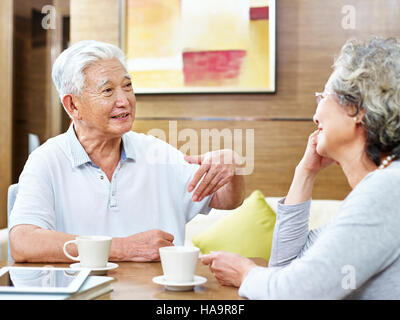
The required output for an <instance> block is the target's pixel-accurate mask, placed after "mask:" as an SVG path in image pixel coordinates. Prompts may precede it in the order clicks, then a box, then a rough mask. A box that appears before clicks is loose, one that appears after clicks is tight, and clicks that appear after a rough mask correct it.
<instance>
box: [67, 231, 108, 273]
mask: <svg viewBox="0 0 400 320" xmlns="http://www.w3.org/2000/svg"><path fill="white" fill-rule="evenodd" d="M111 239H112V238H111V237H107V236H79V237H76V239H75V240H70V241H67V242H65V243H64V247H63V250H64V254H65V255H66V256H67V257H68V258H70V259H72V260H74V261H79V262H80V266H81V267H83V268H105V267H106V266H107V262H108V256H109V254H110V247H111ZM71 243H74V244H75V245H76V246H77V247H78V256H77V257H73V256H71V255H70V254H69V253H68V252H67V246H68V245H69V244H71Z"/></svg>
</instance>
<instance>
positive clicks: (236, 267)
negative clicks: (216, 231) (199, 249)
mask: <svg viewBox="0 0 400 320" xmlns="http://www.w3.org/2000/svg"><path fill="white" fill-rule="evenodd" d="M201 261H202V262H203V263H204V264H206V265H209V266H210V270H211V272H212V273H213V274H214V275H215V278H216V279H217V280H218V282H219V283H220V284H221V285H223V286H232V287H240V286H241V284H242V282H243V280H244V279H245V278H246V276H247V274H248V273H249V272H250V270H251V269H253V268H254V267H255V266H256V264H255V263H254V262H253V261H251V260H250V259H247V258H245V257H242V256H240V255H238V254H235V253H229V252H224V251H218V252H211V253H210V254H207V255H204V256H203V257H202V258H201Z"/></svg>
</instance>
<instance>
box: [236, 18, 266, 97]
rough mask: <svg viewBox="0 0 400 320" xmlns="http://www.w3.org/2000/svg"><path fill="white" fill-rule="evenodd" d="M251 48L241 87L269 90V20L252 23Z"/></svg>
mask: <svg viewBox="0 0 400 320" xmlns="http://www.w3.org/2000/svg"><path fill="white" fill-rule="evenodd" d="M249 37H250V46H249V48H248V51H247V55H246V58H245V59H244V61H243V65H242V70H241V73H240V82H239V87H241V88H252V89H255V88H260V89H264V88H269V87H270V85H271V82H270V70H269V62H270V57H269V20H251V21H250V30H249Z"/></svg>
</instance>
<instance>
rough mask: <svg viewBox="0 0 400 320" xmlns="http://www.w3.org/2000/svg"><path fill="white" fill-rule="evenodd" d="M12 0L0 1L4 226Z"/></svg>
mask: <svg viewBox="0 0 400 320" xmlns="http://www.w3.org/2000/svg"><path fill="white" fill-rule="evenodd" d="M12 37H13V1H12V0H3V1H0V87H1V90H0V101H1V103H0V112H1V117H0V146H1V149H0V177H1V179H0V213H1V214H0V228H3V227H5V226H6V225H7V214H6V212H7V190H8V186H9V185H10V184H11V170H12V163H11V157H12V146H11V143H12V134H11V133H12V61H13V60H12V50H13V38H12Z"/></svg>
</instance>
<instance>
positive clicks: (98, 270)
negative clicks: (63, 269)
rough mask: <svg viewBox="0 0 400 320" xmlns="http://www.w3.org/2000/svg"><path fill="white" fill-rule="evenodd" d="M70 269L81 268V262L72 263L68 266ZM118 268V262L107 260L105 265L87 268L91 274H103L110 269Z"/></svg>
mask: <svg viewBox="0 0 400 320" xmlns="http://www.w3.org/2000/svg"><path fill="white" fill-rule="evenodd" d="M69 267H70V268H72V269H79V268H82V267H81V264H80V263H79V262H78V263H73V264H71V265H70V266H69ZM116 268H118V264H116V263H111V262H107V266H106V267H104V268H89V269H91V270H92V271H91V272H90V274H91V275H94V276H101V275H105V274H106V273H107V271H109V270H112V269H116Z"/></svg>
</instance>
